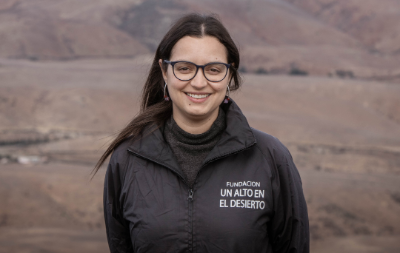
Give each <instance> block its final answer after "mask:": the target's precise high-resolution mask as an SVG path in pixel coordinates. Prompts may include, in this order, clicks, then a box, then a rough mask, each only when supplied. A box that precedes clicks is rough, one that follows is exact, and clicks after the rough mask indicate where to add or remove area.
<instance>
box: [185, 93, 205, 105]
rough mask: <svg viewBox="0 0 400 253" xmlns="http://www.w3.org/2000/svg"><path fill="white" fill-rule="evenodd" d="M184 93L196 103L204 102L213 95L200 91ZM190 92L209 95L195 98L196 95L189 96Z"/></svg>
mask: <svg viewBox="0 0 400 253" xmlns="http://www.w3.org/2000/svg"><path fill="white" fill-rule="evenodd" d="M184 93H185V95H186V97H187V98H188V99H189V100H190V101H192V102H194V103H203V102H204V101H206V100H207V99H208V98H209V97H210V96H211V93H198V92H184ZM188 94H193V95H208V96H206V97H203V98H194V97H191V96H189V95H188Z"/></svg>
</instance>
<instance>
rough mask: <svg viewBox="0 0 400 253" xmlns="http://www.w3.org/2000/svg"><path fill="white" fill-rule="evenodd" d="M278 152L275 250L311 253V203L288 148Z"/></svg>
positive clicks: (273, 231)
mask: <svg viewBox="0 0 400 253" xmlns="http://www.w3.org/2000/svg"><path fill="white" fill-rule="evenodd" d="M281 145H282V146H281V147H280V148H279V154H275V163H276V166H275V170H274V173H273V177H274V178H273V181H272V191H273V193H272V194H273V203H274V208H273V210H274V215H273V217H272V220H271V222H270V224H269V228H268V229H269V233H270V238H271V242H272V247H273V249H274V252H278V253H286V252H290V253H308V252H309V251H310V249H309V248H310V235H309V224H308V214H307V205H306V201H305V199H304V195H303V189H302V183H301V178H300V175H299V172H298V170H297V168H296V166H295V164H294V163H293V159H292V156H291V155H290V153H289V151H288V150H287V148H286V147H284V146H283V144H281Z"/></svg>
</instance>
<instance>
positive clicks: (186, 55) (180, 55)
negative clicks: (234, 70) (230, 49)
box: [170, 36, 228, 64]
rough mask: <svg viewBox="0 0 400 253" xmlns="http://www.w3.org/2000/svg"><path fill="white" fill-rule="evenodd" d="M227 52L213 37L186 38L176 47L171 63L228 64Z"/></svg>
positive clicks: (179, 41) (173, 49) (172, 53)
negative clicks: (217, 62)
mask: <svg viewBox="0 0 400 253" xmlns="http://www.w3.org/2000/svg"><path fill="white" fill-rule="evenodd" d="M227 58H228V57H227V50H226V48H225V46H224V45H223V44H222V43H221V42H219V40H218V39H217V38H215V37H212V36H203V37H201V38H197V37H190V36H185V37H183V38H182V39H180V40H178V42H177V43H176V44H175V45H174V47H173V48H172V51H171V59H170V60H171V61H179V60H184V61H191V62H194V63H196V64H206V63H208V62H213V61H219V62H226V63H227V60H228V59H227Z"/></svg>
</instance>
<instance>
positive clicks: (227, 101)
mask: <svg viewBox="0 0 400 253" xmlns="http://www.w3.org/2000/svg"><path fill="white" fill-rule="evenodd" d="M226 90H227V92H228V95H225V99H224V104H227V103H229V100H230V98H229V95H230V93H231V91H230V90H229V84H228V86H226Z"/></svg>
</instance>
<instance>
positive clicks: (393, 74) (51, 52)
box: [0, 0, 400, 81]
mask: <svg viewBox="0 0 400 253" xmlns="http://www.w3.org/2000/svg"><path fill="white" fill-rule="evenodd" d="M398 5H399V4H398V2H396V1H391V0H384V1H380V2H379V4H378V3H376V1H375V2H374V1H367V2H366V3H365V4H364V1H363V2H362V3H361V2H360V1H335V2H334V3H331V2H329V1H328V0H326V1H322V0H321V1H317V0H307V1H296V0H287V1H279V0H267V1H265V0H240V1H228V0H221V1H211V0H204V1H201V2H199V1H194V0H183V1H177V0H163V1H160V0H146V1H138V0H118V1H110V0H102V1H94V0H89V1H77V0H60V1H57V2H54V1H51V0H14V1H11V0H9V1H3V2H2V4H1V5H0V57H3V58H4V57H5V58H27V59H31V60H41V59H73V58H82V57H91V58H93V57H96V58H98V57H102V58H110V57H111V58H116V57H117V58H121V57H136V56H138V55H146V54H149V53H152V52H154V50H155V49H156V47H157V45H158V43H159V41H160V40H161V38H162V37H163V35H164V34H165V32H166V31H167V30H168V28H169V27H170V25H171V23H172V22H173V21H174V20H176V19H177V18H178V17H180V16H182V15H183V14H185V13H189V12H200V13H216V14H218V15H219V16H220V18H221V20H222V21H223V23H224V24H225V25H226V26H227V28H228V29H229V31H230V32H231V34H232V36H233V38H234V40H235V41H236V42H237V43H238V46H239V48H240V50H241V53H242V68H241V70H242V71H247V72H255V71H258V70H262V71H263V72H265V71H267V72H269V73H290V72H291V71H292V70H298V69H299V70H303V71H305V72H307V73H308V74H314V75H328V74H329V75H339V76H343V73H345V76H348V77H354V76H355V77H362V78H375V79H385V80H394V81H396V80H398V79H400V67H399V66H400V64H399V63H400V57H399V55H398V53H396V52H397V51H398V49H399V48H398V45H399V44H400V43H398V42H399V38H400V37H399V34H400V32H399V27H400V26H399V25H398V24H399V20H398V16H399V15H398V14H399V12H400V8H398ZM341 73H342V74H341Z"/></svg>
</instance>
